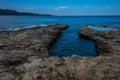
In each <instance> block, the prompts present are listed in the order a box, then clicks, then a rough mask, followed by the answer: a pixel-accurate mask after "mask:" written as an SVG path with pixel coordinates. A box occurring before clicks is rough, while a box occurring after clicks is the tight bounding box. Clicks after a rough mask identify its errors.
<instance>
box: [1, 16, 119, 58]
mask: <svg viewBox="0 0 120 80" xmlns="http://www.w3.org/2000/svg"><path fill="white" fill-rule="evenodd" d="M48 24H68V25H69V28H68V29H66V30H64V31H63V34H62V36H61V37H60V38H59V39H58V41H57V42H56V43H55V44H54V45H53V46H52V47H51V50H50V55H51V56H71V55H73V54H77V55H81V56H96V49H95V43H94V42H93V41H90V40H87V39H83V38H79V35H78V31H79V28H80V27H82V26H83V25H86V24H102V25H110V26H114V25H115V26H118V25H120V17H119V16H117V17H105V16H104V17H101V16H97V17H92V16H91V17H90V16H84V17H81V16H42V17H41V16H0V30H13V29H20V28H24V27H33V25H48Z"/></svg>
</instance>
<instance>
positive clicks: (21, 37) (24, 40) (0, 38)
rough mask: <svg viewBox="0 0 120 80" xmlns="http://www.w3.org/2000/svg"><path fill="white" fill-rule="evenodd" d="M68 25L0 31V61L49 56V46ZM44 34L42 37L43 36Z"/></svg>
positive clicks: (14, 61) (27, 59)
mask: <svg viewBox="0 0 120 80" xmlns="http://www.w3.org/2000/svg"><path fill="white" fill-rule="evenodd" d="M67 27H68V25H49V26H47V27H34V28H26V29H22V30H18V31H0V55H1V56H0V63H4V64H6V63H7V62H8V63H9V64H11V65H12V64H13V63H16V62H18V63H24V62H29V61H31V60H34V59H39V58H45V57H49V54H48V53H49V48H50V46H51V44H53V43H54V42H55V41H56V40H57V38H58V37H59V36H60V34H61V31H62V30H63V29H65V28H67ZM43 36H44V37H43Z"/></svg>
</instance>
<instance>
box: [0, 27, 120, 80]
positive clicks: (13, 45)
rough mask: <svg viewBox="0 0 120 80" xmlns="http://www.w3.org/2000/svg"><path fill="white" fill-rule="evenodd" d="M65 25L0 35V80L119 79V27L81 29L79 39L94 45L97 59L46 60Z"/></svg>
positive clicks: (77, 57) (66, 58)
mask: <svg viewBox="0 0 120 80" xmlns="http://www.w3.org/2000/svg"><path fill="white" fill-rule="evenodd" d="M67 27H68V26H67V25H52V26H47V27H41V28H40V27H35V28H29V29H23V30H18V31H1V32H0V51H1V52H0V55H1V56H0V80H120V54H119V53H120V42H119V41H120V28H119V27H116V28H117V29H118V31H115V32H114V31H112V32H102V33H101V32H99V31H95V30H93V29H90V28H88V27H87V26H84V27H82V28H81V29H80V32H79V34H80V36H82V37H85V38H88V39H92V40H94V41H95V42H96V47H97V51H98V54H99V56H97V57H80V56H76V55H73V56H72V57H49V54H48V52H49V48H50V45H51V44H53V43H54V42H55V41H56V39H57V38H58V37H59V36H60V34H61V31H62V30H63V29H66V28H67Z"/></svg>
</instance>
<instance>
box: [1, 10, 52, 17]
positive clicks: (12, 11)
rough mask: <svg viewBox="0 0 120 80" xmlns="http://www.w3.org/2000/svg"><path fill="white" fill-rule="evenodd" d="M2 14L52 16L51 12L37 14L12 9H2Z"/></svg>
mask: <svg viewBox="0 0 120 80" xmlns="http://www.w3.org/2000/svg"><path fill="white" fill-rule="evenodd" d="M0 15H18V16H52V15H51V14H37V13H29V12H19V11H16V10H11V9H0Z"/></svg>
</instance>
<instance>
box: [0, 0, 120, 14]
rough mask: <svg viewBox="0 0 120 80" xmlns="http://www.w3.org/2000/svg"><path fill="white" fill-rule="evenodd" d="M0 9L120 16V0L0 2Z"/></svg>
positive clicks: (28, 0)
mask: <svg viewBox="0 0 120 80" xmlns="http://www.w3.org/2000/svg"><path fill="white" fill-rule="evenodd" d="M0 8H3V9H15V10H18V11H25V12H35V13H48V14H54V15H120V0H0Z"/></svg>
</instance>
